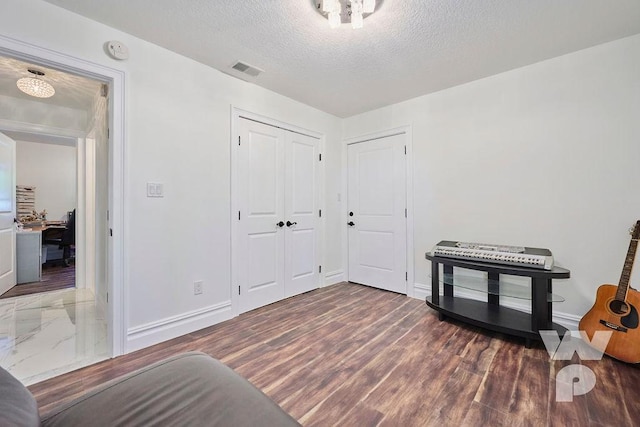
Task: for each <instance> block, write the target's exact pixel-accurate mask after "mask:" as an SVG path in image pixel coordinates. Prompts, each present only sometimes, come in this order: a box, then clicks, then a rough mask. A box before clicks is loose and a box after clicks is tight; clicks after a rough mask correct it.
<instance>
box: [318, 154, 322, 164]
mask: <svg viewBox="0 0 640 427" xmlns="http://www.w3.org/2000/svg"><path fill="white" fill-rule="evenodd" d="M318 161H319V162H321V161H322V153H320V154H318Z"/></svg>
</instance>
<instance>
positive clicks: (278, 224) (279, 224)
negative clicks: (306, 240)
mask: <svg viewBox="0 0 640 427" xmlns="http://www.w3.org/2000/svg"><path fill="white" fill-rule="evenodd" d="M276 225H277V226H278V227H280V228H282V227H284V222H282V221H280V222H276Z"/></svg>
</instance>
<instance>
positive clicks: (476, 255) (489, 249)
mask: <svg viewBox="0 0 640 427" xmlns="http://www.w3.org/2000/svg"><path fill="white" fill-rule="evenodd" d="M431 255H432V256H437V257H446V258H458V259H465V260H469V261H481V262H492V263H496V264H509V265H515V266H518V267H532V268H540V269H544V270H551V269H552V268H553V255H552V254H551V251H550V250H549V249H542V248H527V247H524V246H507V245H494V244H488V243H471V242H453V241H450V240H443V241H441V242H440V243H438V244H437V245H435V246H434V247H433V250H432V251H431Z"/></svg>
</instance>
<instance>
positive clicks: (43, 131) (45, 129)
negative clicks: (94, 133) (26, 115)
mask: <svg viewBox="0 0 640 427" xmlns="http://www.w3.org/2000/svg"><path fill="white" fill-rule="evenodd" d="M2 53H3V50H2V40H1V36H0V54H2ZM0 128H2V129H4V130H7V131H11V132H28V133H37V134H39V135H50V136H55V137H65V138H70V139H73V140H74V141H75V140H76V138H84V137H85V136H86V134H87V133H86V132H84V131H81V130H74V129H65V128H59V127H55V126H49V125H40V124H33V123H26V122H18V121H15V120H7V119H0Z"/></svg>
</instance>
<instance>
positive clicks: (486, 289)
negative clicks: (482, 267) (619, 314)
mask: <svg viewBox="0 0 640 427" xmlns="http://www.w3.org/2000/svg"><path fill="white" fill-rule="evenodd" d="M429 277H431V275H430V276H429ZM440 283H441V284H445V285H453V286H454V287H456V288H463V289H468V290H471V291H478V292H482V293H485V294H490V295H499V296H501V297H509V298H517V299H522V300H531V286H532V285H531V284H530V283H528V284H519V283H514V282H510V281H508V280H504V279H501V280H488V279H487V277H486V276H485V277H478V276H469V275H465V274H461V273H456V274H455V275H454V274H449V273H444V274H442V273H441V275H440ZM547 302H564V298H563V297H562V296H560V295H557V294H549V293H548V294H547Z"/></svg>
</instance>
